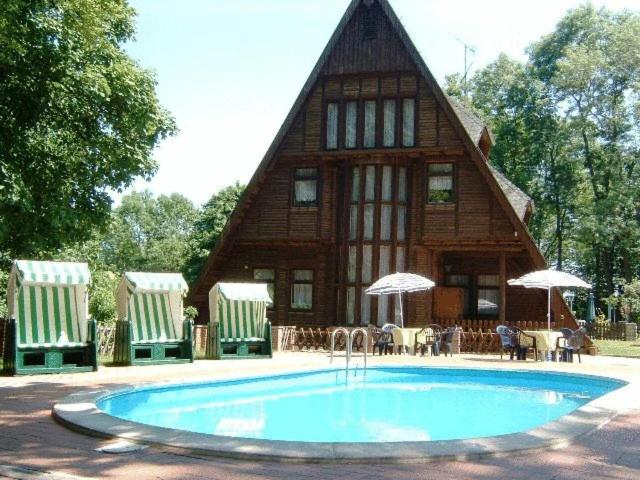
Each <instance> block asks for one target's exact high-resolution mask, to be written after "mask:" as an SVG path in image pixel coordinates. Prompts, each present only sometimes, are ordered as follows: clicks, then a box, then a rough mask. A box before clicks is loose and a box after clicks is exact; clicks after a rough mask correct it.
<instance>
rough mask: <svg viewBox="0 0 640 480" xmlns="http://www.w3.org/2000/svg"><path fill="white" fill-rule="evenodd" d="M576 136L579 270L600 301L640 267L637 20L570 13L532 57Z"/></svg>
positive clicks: (626, 14)
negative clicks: (579, 169) (583, 178)
mask: <svg viewBox="0 0 640 480" xmlns="http://www.w3.org/2000/svg"><path fill="white" fill-rule="evenodd" d="M530 58H531V61H532V63H533V65H534V67H535V71H536V74H537V75H538V78H540V79H541V80H542V81H543V82H545V83H546V84H547V85H549V88H550V92H551V94H552V96H553V101H554V102H555V104H556V106H557V108H558V110H559V111H561V112H562V113H563V114H564V115H565V117H566V119H567V123H568V126H569V129H570V130H571V131H572V132H574V135H573V138H572V140H573V142H574V146H575V155H576V158H577V159H579V161H580V163H581V167H582V169H583V171H584V172H585V175H586V181H585V183H584V186H583V188H582V194H583V196H582V201H581V205H580V208H581V212H580V216H581V222H580V225H581V228H580V230H579V235H580V237H581V242H582V244H583V245H584V246H585V248H583V250H582V251H583V259H582V263H583V265H584V267H585V268H586V270H587V271H588V273H589V274H590V275H591V276H592V277H593V279H594V282H595V284H596V290H597V292H598V294H599V295H600V296H606V295H608V294H611V293H612V292H613V288H614V278H615V277H616V276H621V277H623V278H625V279H626V280H627V281H630V280H631V278H632V276H633V275H634V273H635V272H637V270H638V268H639V267H640V258H639V256H638V253H640V252H639V245H640V143H639V139H640V128H639V127H638V122H637V119H638V112H640V14H638V13H632V12H630V11H622V12H620V13H614V12H611V11H609V10H607V9H605V8H602V9H600V10H596V9H595V8H594V7H593V6H592V5H590V4H587V5H584V6H582V7H579V8H577V9H575V10H572V11H570V12H569V13H568V14H567V15H566V16H565V17H564V18H563V19H562V20H561V21H560V23H559V24H558V26H557V28H556V30H555V31H554V32H552V33H551V34H549V35H546V36H545V37H543V38H542V39H541V40H540V41H539V42H537V43H536V44H534V45H533V46H532V47H531V49H530Z"/></svg>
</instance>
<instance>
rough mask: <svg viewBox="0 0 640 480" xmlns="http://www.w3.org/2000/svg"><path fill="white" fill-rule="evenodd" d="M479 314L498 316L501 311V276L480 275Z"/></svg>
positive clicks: (482, 315)
mask: <svg viewBox="0 0 640 480" xmlns="http://www.w3.org/2000/svg"><path fill="white" fill-rule="evenodd" d="M477 286H478V316H479V317H497V316H498V314H499V311H500V276H499V275H478V279H477Z"/></svg>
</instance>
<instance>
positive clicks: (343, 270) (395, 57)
mask: <svg viewBox="0 0 640 480" xmlns="http://www.w3.org/2000/svg"><path fill="white" fill-rule="evenodd" d="M492 143H493V138H492V135H491V133H490V131H489V130H488V129H487V128H486V127H485V126H484V125H483V123H482V122H481V121H480V120H479V119H477V118H476V117H475V116H474V115H473V114H472V113H470V112H469V111H467V110H466V109H465V108H464V107H462V106H461V105H459V104H457V103H456V102H455V101H453V100H452V99H451V98H449V97H447V95H445V93H444V92H443V91H442V89H441V88H440V87H439V86H438V84H437V82H436V81H435V79H434V77H433V75H432V74H431V72H430V71H429V69H428V68H427V66H426V64H425V63H424V61H423V59H422V57H421V56H420V54H419V53H418V51H417V50H416V47H415V46H414V44H413V43H412V41H411V40H410V38H409V37H408V35H407V32H406V31H405V29H404V27H403V26H402V24H401V23H400V21H399V20H398V17H397V16H396V14H395V13H394V11H393V9H392V8H391V6H390V5H389V3H388V1H387V0H353V1H352V2H351V4H350V5H349V7H348V9H347V11H346V13H345V14H344V16H343V18H342V20H341V21H340V23H339V25H338V27H337V29H336V31H335V32H334V34H333V36H332V37H331V39H330V40H329V43H328V45H327V46H326V48H325V50H324V52H323V53H322V55H321V57H320V59H319V60H318V63H317V64H316V66H315V68H314V69H313V71H312V73H311V76H310V77H309V79H308V80H307V82H306V83H305V85H304V87H303V88H302V91H301V92H300V94H299V96H298V98H297V100H296V101H295V104H294V105H293V108H292V109H291V112H290V113H289V115H288V116H287V118H286V120H285V122H284V124H283V125H282V127H281V128H280V131H279V132H278V134H277V136H276V138H275V139H274V141H273V143H272V145H271V147H270V148H269V150H268V151H267V153H266V155H265V157H264V159H263V160H262V162H261V163H260V165H259V166H258V169H257V171H256V172H255V174H254V175H253V178H252V179H251V181H250V183H249V185H248V187H247V189H246V192H245V194H244V196H243V197H242V199H241V201H240V202H239V204H238V206H237V208H236V209H235V211H234V213H233V214H232V216H231V218H230V220H229V222H228V224H227V226H226V228H225V230H224V232H223V234H222V236H221V239H220V241H219V242H218V245H217V246H216V247H215V249H214V250H213V251H212V252H211V255H210V257H209V259H208V261H207V262H206V265H205V267H204V268H203V270H202V273H201V275H200V277H199V279H198V280H197V281H196V282H195V284H194V285H193V286H192V288H191V290H190V294H189V298H188V301H189V302H190V303H191V304H193V305H195V306H196V307H197V308H198V310H199V319H200V321H206V319H207V318H208V315H209V312H208V304H207V298H208V297H207V295H208V292H209V290H210V289H211V287H212V286H213V285H214V284H215V283H216V282H219V281H249V282H250V281H262V282H266V283H268V284H269V285H270V288H271V289H272V293H273V298H274V304H273V306H272V308H271V309H270V311H269V313H268V315H269V318H270V320H271V321H272V322H273V324H274V325H297V326H299V327H300V326H302V327H326V326H332V325H367V324H370V323H373V324H378V325H381V324H383V323H387V322H393V321H394V320H395V318H396V315H397V310H398V307H399V306H398V305H396V304H395V299H394V298H391V297H384V296H383V297H379V298H377V297H370V296H367V295H364V294H363V291H364V289H365V288H366V287H367V286H368V285H370V284H371V283H372V282H374V281H375V280H376V279H377V278H379V277H381V276H383V275H385V274H387V273H393V272H395V271H408V272H415V273H418V274H422V275H425V276H428V277H429V278H431V279H432V280H434V281H435V282H436V285H438V287H437V288H436V289H434V290H433V291H431V292H428V293H423V294H413V295H411V296H409V297H408V298H407V299H406V300H405V301H406V304H405V305H404V307H405V311H406V312H407V315H406V317H407V320H408V321H407V324H408V325H413V326H422V325H425V324H427V323H431V322H435V321H439V320H442V319H491V320H494V321H500V322H518V321H531V320H539V321H544V319H545V317H546V294H545V292H543V291H537V290H528V289H523V288H517V287H509V286H507V284H506V281H507V279H510V278H514V277H517V276H520V275H522V274H524V273H526V272H528V271H531V270H534V269H541V268H546V266H545V261H544V258H543V257H542V255H541V254H540V252H539V251H538V249H537V248H536V245H535V244H534V242H533V240H532V238H531V236H530V235H529V233H528V230H527V226H526V225H527V222H528V221H529V219H530V216H531V215H532V213H533V205H532V202H531V200H530V198H529V197H527V195H526V194H524V193H523V192H522V191H520V190H519V189H518V188H517V187H516V186H514V185H513V184H512V183H510V182H509V181H508V180H507V179H506V178H505V177H504V176H503V175H502V174H500V173H499V172H497V171H496V170H495V169H493V168H492V167H491V166H490V165H489V163H488V161H487V159H488V157H489V154H490V151H491V147H492ZM552 310H553V315H554V318H555V320H556V323H557V324H558V325H560V324H562V323H564V324H567V325H569V326H573V325H574V324H575V319H574V317H573V316H572V315H571V313H570V312H569V310H568V308H567V307H566V305H565V303H564V301H563V300H562V298H561V296H560V294H559V292H555V295H554V300H553V303H552ZM561 318H564V322H562V321H561Z"/></svg>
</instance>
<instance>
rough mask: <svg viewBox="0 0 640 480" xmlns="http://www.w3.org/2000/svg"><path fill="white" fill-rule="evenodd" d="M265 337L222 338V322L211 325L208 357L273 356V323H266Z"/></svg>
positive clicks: (215, 358)
mask: <svg viewBox="0 0 640 480" xmlns="http://www.w3.org/2000/svg"><path fill="white" fill-rule="evenodd" d="M264 329H265V332H264V338H263V339H249V338H248V339H242V340H237V341H229V340H225V341H224V342H223V341H221V339H220V324H219V323H216V324H214V325H213V327H212V326H210V327H209V340H208V342H207V355H206V358H208V359H213V360H223V359H225V360H226V359H229V360H231V359H243V358H272V357H273V352H272V346H271V324H270V323H269V322H266V323H265V326H264Z"/></svg>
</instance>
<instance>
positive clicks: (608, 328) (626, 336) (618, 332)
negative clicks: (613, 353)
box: [587, 322, 638, 342]
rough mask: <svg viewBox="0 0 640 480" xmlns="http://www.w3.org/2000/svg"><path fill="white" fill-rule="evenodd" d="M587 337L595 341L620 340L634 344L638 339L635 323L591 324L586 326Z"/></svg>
mask: <svg viewBox="0 0 640 480" xmlns="http://www.w3.org/2000/svg"><path fill="white" fill-rule="evenodd" d="M587 331H588V332H589V336H590V337H591V338H594V339H596V340H622V341H627V342H634V341H636V340H637V339H638V326H637V325H636V324H635V323H628V322H617V323H610V322H608V323H595V322H593V323H591V324H589V325H587Z"/></svg>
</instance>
